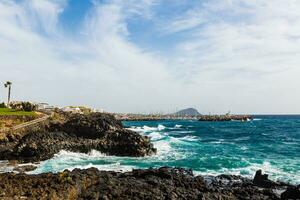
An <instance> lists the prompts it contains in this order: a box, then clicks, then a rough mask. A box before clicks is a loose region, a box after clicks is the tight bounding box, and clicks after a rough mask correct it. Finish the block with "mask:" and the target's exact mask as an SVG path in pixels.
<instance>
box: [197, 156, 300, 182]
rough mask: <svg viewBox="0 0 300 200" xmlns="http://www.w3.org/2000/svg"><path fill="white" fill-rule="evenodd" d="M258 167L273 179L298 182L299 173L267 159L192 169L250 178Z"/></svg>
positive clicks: (202, 172)
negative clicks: (211, 168) (216, 167)
mask: <svg viewBox="0 0 300 200" xmlns="http://www.w3.org/2000/svg"><path fill="white" fill-rule="evenodd" d="M259 169H261V170H262V171H263V172H264V173H266V174H269V178H270V179H271V180H273V181H283V182H286V183H291V184H295V185H298V184H300V175H299V174H291V173H287V172H285V171H284V170H282V169H280V168H278V167H276V166H274V165H271V163H270V162H267V161H265V162H263V163H262V164H258V163H250V164H249V166H247V167H241V168H221V169H219V170H204V171H199V170H198V171H197V170H194V174H195V175H202V176H217V175H221V174H229V175H240V176H243V177H247V178H249V179H252V178H253V177H254V175H255V172H256V171H257V170H259Z"/></svg>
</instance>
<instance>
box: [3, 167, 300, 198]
mask: <svg viewBox="0 0 300 200" xmlns="http://www.w3.org/2000/svg"><path fill="white" fill-rule="evenodd" d="M0 180H2V181H1V182H0V199H21V198H24V199H154V200H155V199H189V200H193V199H205V200H215V199H226V200H236V199H255V200H262V199H264V200H265V199H275V200H276V199H285V197H280V195H279V194H276V193H274V190H273V189H275V188H260V187H257V186H255V185H254V184H253V183H252V181H251V180H248V179H245V178H242V177H240V176H230V175H221V176H217V177H203V176H194V175H193V173H192V172H191V171H190V170H184V169H181V168H167V167H162V168H159V169H146V170H133V171H131V172H126V173H117V172H105V171H99V170H97V169H95V168H90V169H87V170H79V169H75V170H73V171H67V170H65V171H64V172H61V173H57V174H52V173H46V174H39V175H26V174H13V173H6V174H0ZM62 191H63V192H62ZM288 191H289V193H290V194H291V195H290V196H289V198H290V199H299V194H298V193H295V192H293V191H291V189H288ZM283 194H284V193H283ZM292 195H293V196H292Z"/></svg>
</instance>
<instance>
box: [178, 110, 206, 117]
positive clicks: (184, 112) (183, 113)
mask: <svg viewBox="0 0 300 200" xmlns="http://www.w3.org/2000/svg"><path fill="white" fill-rule="evenodd" d="M174 114H175V115H178V116H197V115H201V114H200V113H199V112H198V110H197V109H195V108H186V109H183V110H180V111H178V112H176V113H174Z"/></svg>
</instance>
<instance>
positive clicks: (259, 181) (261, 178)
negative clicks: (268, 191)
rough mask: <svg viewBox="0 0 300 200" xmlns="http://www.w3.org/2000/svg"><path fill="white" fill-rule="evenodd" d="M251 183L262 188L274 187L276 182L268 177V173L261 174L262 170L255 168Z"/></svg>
mask: <svg viewBox="0 0 300 200" xmlns="http://www.w3.org/2000/svg"><path fill="white" fill-rule="evenodd" d="M253 183H254V184H255V185H257V186H260V187H264V188H271V187H275V186H277V185H278V184H277V183H275V182H274V181H271V180H269V179H268V174H262V170H257V171H256V173H255V176H254V179H253Z"/></svg>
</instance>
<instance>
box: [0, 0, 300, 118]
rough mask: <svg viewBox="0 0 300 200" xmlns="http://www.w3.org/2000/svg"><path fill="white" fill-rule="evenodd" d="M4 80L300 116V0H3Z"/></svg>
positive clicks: (33, 88) (39, 90)
mask: <svg viewBox="0 0 300 200" xmlns="http://www.w3.org/2000/svg"><path fill="white" fill-rule="evenodd" d="M7 80H10V81H11V82H12V83H13V85H12V100H26V101H34V102H47V103H49V104H51V105H57V106H68V105H86V106H90V107H93V108H98V109H100V108H101V109H104V110H106V111H110V112H131V113H158V112H162V113H170V112H174V111H176V110H178V109H181V108H186V107H195V108H197V109H198V110H199V111H200V112H201V113H204V114H208V113H212V114H221V113H227V112H228V111H231V113H247V114H297V113H298V114H299V113H300V89H299V88H300V1H299V0H272V1H269V0H126V1H124V0H0V81H1V82H5V81H7ZM6 96H7V89H6V88H4V87H0V99H2V100H3V101H5V100H6V98H7V97H6ZM2 100H1V101H2Z"/></svg>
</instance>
